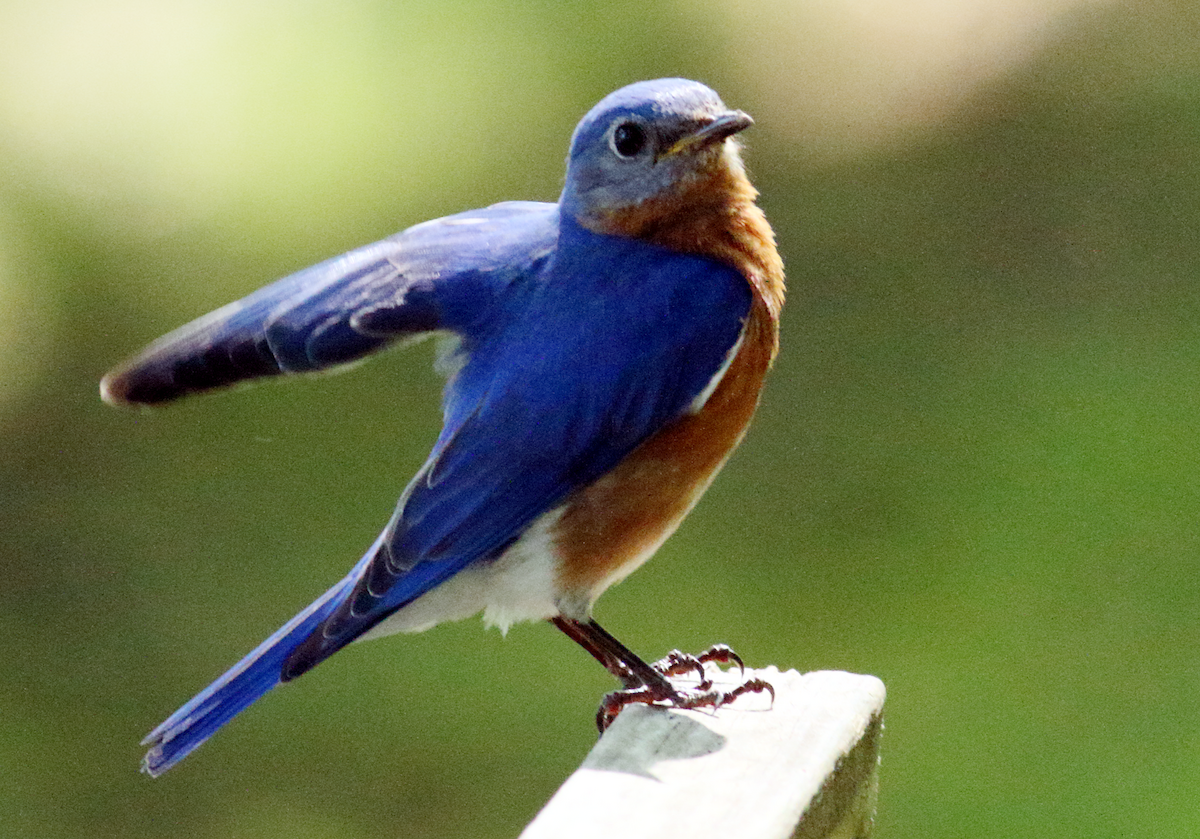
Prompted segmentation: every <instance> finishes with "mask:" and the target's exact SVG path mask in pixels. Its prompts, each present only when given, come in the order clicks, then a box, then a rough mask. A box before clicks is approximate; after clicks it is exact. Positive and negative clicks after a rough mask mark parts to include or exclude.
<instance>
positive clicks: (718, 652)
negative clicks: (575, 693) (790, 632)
mask: <svg viewBox="0 0 1200 839" xmlns="http://www.w3.org/2000/svg"><path fill="white" fill-rule="evenodd" d="M710 661H711V662H714V663H717V664H736V665H737V666H738V669H739V670H740V671H741V672H742V673H743V674H745V672H746V667H745V665H744V664H743V663H742V658H741V656H739V655H738V654H737V653H735V652H734V651H733V650H732V649H730V648H729V647H728V646H726V645H725V644H715V645H713V646H712V647H710V648H709V649H708V650H707V651H706V652H703V653H701V654H700V655H688V654H687V653H682V652H680V651H679V650H671V651H670V652H669V653H667V654H666V656H664V657H663V658H662V659H660V660H659V661H657V662H655V663H654V665H653V667H654V669H655V670H657V671H658V672H659V673H661V674H662V675H663V676H665V677H670V676H680V675H683V674H685V673H695V674H696V675H697V676H698V677H699V679H700V684H698V685H697V686H696V687H694V688H687V689H684V690H677V689H676V688H675V687H674V686H672V685H670V684H669V683H667V682H664V683H663V684H662V685H658V686H655V685H642V686H640V687H634V688H628V689H626V690H618V691H615V692H613V693H610V694H608V695H607V696H605V697H604V700H603V701H602V702H601V703H600V708H599V709H598V710H597V711H596V727H597V728H598V729H600V733H601V734H603V733H604V732H605V730H606V729H607V728H608V727H609V726H610V725H612V723H613V720H615V719H616V718H617V715H618V714H620V713H621V711H623V710H624V709H625V708H626V707H627V706H629V705H660V706H664V707H671V708H682V709H685V710H692V709H696V708H712V709H713V710H714V711H715V710H717V709H718V708H721V707H722V706H724V705H728V704H729V703H731V702H733V701H734V700H736V699H737V698H738V697H739V696H744V695H746V694H747V693H764V692H765V693H769V694H770V695H771V704H772V705H774V703H775V688H774V687H772V686H771V683H770V682H767V681H765V680H763V679H747V680H746V681H744V682H742V683H741V684H740V685H738V686H737V687H735V688H733V689H732V690H728V691H719V690H713V689H712V687H713V681H712V679H710V678H708V676H707V675H706V674H705V672H704V665H705V664H706V663H708V662H710Z"/></svg>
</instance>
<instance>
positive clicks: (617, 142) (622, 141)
mask: <svg viewBox="0 0 1200 839" xmlns="http://www.w3.org/2000/svg"><path fill="white" fill-rule="evenodd" d="M609 144H610V145H611V146H612V150H613V151H614V152H616V153H617V157H623V158H626V159H629V158H631V157H637V155H638V152H640V151H641V150H642V149H644V148H645V147H646V129H644V128H642V127H641V126H640V125H638V124H637V123H636V122H623V123H621V124H620V125H618V126H617V127H616V128H614V129H613V133H612V139H611V140H610V141H609Z"/></svg>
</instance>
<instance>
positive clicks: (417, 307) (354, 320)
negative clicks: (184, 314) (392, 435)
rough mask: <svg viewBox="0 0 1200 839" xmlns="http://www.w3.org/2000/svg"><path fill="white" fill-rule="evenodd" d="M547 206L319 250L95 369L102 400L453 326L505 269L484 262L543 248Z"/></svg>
mask: <svg viewBox="0 0 1200 839" xmlns="http://www.w3.org/2000/svg"><path fill="white" fill-rule="evenodd" d="M556 217H557V207H556V205H553V204H538V203H534V202H508V203H506V204H497V205H495V206H494V207H488V208H486V209H483V210H474V211H471V212H467V213H461V214H459V215H457V216H450V217H449V218H446V219H439V220H437V221H433V222H426V223H424V224H419V225H417V226H415V227H412V228H409V229H408V230H406V231H404V232H402V233H398V234H396V235H395V236H392V237H391V238H389V239H384V240H383V241H381V242H376V243H374V244H372V245H366V246H365V247H362V248H358V249H357V250H353V251H350V252H349V253H347V254H344V255H342V256H339V257H335V258H333V259H329V260H326V261H325V262H322V263H320V264H319V265H314V266H313V267H311V268H307V269H305V270H303V271H300V272H298V273H296V274H293V275H291V276H289V277H285V278H284V279H282V280H279V281H277V282H275V283H272V284H271V285H268V286H266V287H265V288H262V289H260V290H258V291H256V292H255V293H253V294H251V295H249V296H248V297H245V298H243V299H242V300H239V301H238V302H236V303H231V304H230V305H228V306H225V307H224V308H221V309H218V310H217V311H215V312H213V313H212V314H210V315H207V316H205V317H203V318H200V319H199V320H196V321H193V322H192V323H190V324H187V325H186V326H183V327H181V328H180V329H177V330H175V331H174V332H172V333H170V334H168V335H166V336H164V337H163V338H160V339H159V340H157V341H155V342H154V343H153V344H151V345H150V346H149V347H147V348H146V350H145V351H144V352H143V353H141V354H140V355H138V356H137V357H135V358H133V359H131V360H130V361H128V362H126V364H124V365H122V366H121V367H120V368H118V369H117V370H115V371H114V372H113V373H110V374H109V375H108V376H106V377H105V380H104V383H103V385H102V388H103V393H104V395H105V398H106V399H108V400H109V401H111V402H124V403H136V404H155V403H160V402H166V401H169V400H172V399H176V398H178V397H181V396H185V395H187V394H190V393H198V392H202V391H206V390H211V389H213V388H218V387H224V386H226V385H230V384H234V383H236V382H239V381H243V380H246V379H253V378H259V377H262V376H272V375H278V374H280V373H297V372H310V371H315V370H320V369H324V368H326V367H330V366H333V365H337V364H343V363H346V362H349V361H353V360H355V359H358V358H361V357H363V356H365V355H367V354H369V353H372V352H374V351H376V350H378V349H380V348H382V347H383V346H385V345H386V344H388V343H390V342H391V341H392V340H394V339H396V338H401V337H405V336H406V335H411V334H415V333H419V332H427V331H431V330H434V329H443V328H445V329H457V328H459V326H460V323H461V322H463V321H468V320H470V319H471V318H472V317H477V316H478V313H479V312H480V311H486V309H487V307H486V306H481V305H480V303H481V301H480V299H479V296H480V295H481V294H484V295H486V294H489V293H490V285H491V284H494V283H495V282H497V281H501V282H503V281H505V280H507V279H509V277H507V276H504V275H502V274H496V275H493V274H492V273H490V272H493V271H495V270H496V269H497V268H498V266H501V265H505V266H508V269H509V272H510V273H511V274H516V273H520V272H521V271H523V270H525V269H526V267H527V266H528V264H529V263H530V262H531V261H532V260H535V259H537V258H539V255H540V254H544V253H545V252H546V251H547V250H548V249H550V248H551V247H552V245H553V241H554V220H555V218H556ZM522 249H524V251H523V253H524V258H518V256H519V255H520V254H521V253H522ZM451 280H455V282H451ZM431 292H432V293H431Z"/></svg>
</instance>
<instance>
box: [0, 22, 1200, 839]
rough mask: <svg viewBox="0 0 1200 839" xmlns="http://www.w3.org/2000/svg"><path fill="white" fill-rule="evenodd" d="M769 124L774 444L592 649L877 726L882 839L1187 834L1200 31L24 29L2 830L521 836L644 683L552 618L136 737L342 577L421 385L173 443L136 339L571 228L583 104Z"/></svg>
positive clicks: (338, 385)
mask: <svg viewBox="0 0 1200 839" xmlns="http://www.w3.org/2000/svg"><path fill="white" fill-rule="evenodd" d="M665 75H681V76H687V77H692V78H698V79H700V80H702V81H705V82H707V83H709V84H710V85H712V86H713V87H714V88H716V89H717V90H718V91H719V92H720V93H721V94H722V95H723V97H724V98H725V100H726V101H727V102H728V104H730V105H731V106H734V107H738V108H742V109H744V110H746V111H748V112H749V113H751V114H752V115H754V116H755V117H756V119H757V120H758V124H757V125H756V126H755V127H754V129H752V131H750V132H748V134H747V137H746V140H747V143H748V146H749V148H748V160H749V166H750V169H751V171H752V175H753V177H754V180H755V182H756V184H757V185H758V186H759V188H760V189H761V191H762V193H763V197H762V203H763V205H764V206H765V208H766V210H767V212H768V215H769V216H770V218H771V220H772V221H773V223H774V225H775V228H776V230H777V232H778V235H779V241H780V249H781V251H782V253H783V255H784V258H785V260H786V262H787V265H788V273H789V281H790V285H791V298H790V301H789V305H788V308H787V310H786V312H785V322H784V335H783V353H782V355H781V357H780V359H779V363H778V365H777V368H776V370H775V373H774V375H773V378H772V380H771V382H770V385H769V387H768V390H767V392H766V394H765V399H764V402H763V407H762V410H761V412H760V416H759V419H758V421H757V423H756V425H755V426H754V427H753V428H752V430H751V433H750V435H749V437H748V438H747V441H746V443H745V445H744V447H743V449H742V450H741V451H740V452H739V453H738V455H737V456H736V457H735V458H734V459H733V461H732V462H731V463H730V465H729V466H728V468H727V469H726V471H725V473H724V474H723V475H722V476H721V478H720V479H719V480H718V481H717V482H716V484H715V485H714V487H713V489H712V490H711V491H710V492H709V494H708V496H707V497H706V498H705V500H704V501H703V502H702V503H701V504H700V506H699V507H698V508H697V510H696V512H695V513H694V514H693V515H692V517H691V518H690V519H689V520H688V521H687V523H686V524H685V525H684V527H683V528H682V529H681V531H680V532H679V533H678V535H677V536H676V537H675V538H673V539H672V540H671V541H670V542H669V543H668V544H667V545H666V547H664V548H663V550H662V551H661V552H660V553H659V555H658V557H656V558H655V560H654V561H653V562H651V563H650V564H649V565H648V566H647V567H646V568H645V569H643V570H641V571H639V572H638V573H637V574H635V575H634V576H633V577H632V578H631V579H630V580H629V581H627V582H626V583H625V584H624V585H622V586H620V587H618V588H617V589H615V590H613V591H612V592H610V593H609V594H608V595H606V596H605V598H604V599H603V600H602V601H601V602H600V605H599V608H598V617H599V619H600V620H601V621H602V622H603V623H604V624H605V625H606V626H607V627H608V628H609V629H611V630H612V631H613V632H614V633H615V634H617V635H618V636H619V637H621V638H622V639H623V640H625V641H626V643H628V644H629V645H631V646H632V647H633V648H634V649H636V650H638V651H640V652H642V653H644V654H645V655H646V656H647V657H654V656H656V655H659V654H661V653H663V652H665V651H666V650H667V649H669V648H671V647H682V648H684V649H700V648H703V647H705V646H706V645H708V644H709V643H711V642H715V641H724V642H728V643H730V644H731V645H733V646H734V647H735V648H736V649H738V650H739V651H740V652H741V654H742V655H743V656H744V657H745V658H746V660H747V661H748V662H750V663H752V664H755V665H765V664H776V665H778V666H780V667H784V668H788V667H795V668H798V669H801V670H812V669H825V668H836V669H847V670H853V671H859V672H866V673H873V674H875V675H878V676H880V677H881V678H882V679H883V680H884V681H885V683H886V684H887V687H888V692H889V698H888V704H887V729H886V732H885V739H884V746H883V766H882V774H881V794H880V814H879V821H878V831H879V835H880V836H881V837H892V836H894V837H901V836H921V837H925V839H940V838H941V837H946V838H947V839H949V838H950V837H955V838H957V837H971V838H972V839H975V838H977V837H997V839H999V837H1004V839H1008V837H1012V836H1052V837H1059V838H1060V839H1061V838H1063V837H1079V838H1080V839H1084V837H1086V839H1095V838H1096V837H1125V836H1134V835H1154V836H1156V837H1181V839H1182V837H1192V836H1196V835H1198V834H1200V808H1198V807H1197V806H1196V790H1197V789H1198V788H1200V714H1198V713H1197V712H1198V709H1200V574H1198V571H1200V186H1198V185H1200V11H1198V9H1197V7H1196V6H1195V4H1190V3H1185V2H1182V0H1180V2H1168V1H1167V0H1151V1H1150V2H1148V3H1147V2H1133V0H1129V2H1127V3H1125V4H1119V3H1102V2H1071V0H1059V2H1054V3H1048V4H1047V3H1041V4H1039V3H1033V2H1027V3H1026V2H1017V0H1011V2H1004V1H1003V0H993V2H986V0H976V2H973V3H960V4H945V3H935V2H932V1H931V0H930V1H929V2H926V1H925V0H922V2H917V3H911V2H909V3H899V2H886V0H877V1H876V2H873V3H872V2H868V3H860V2H859V3H850V2H845V3H842V2H835V0H829V2H824V3H813V4H802V3H795V4H789V3H784V2H765V0H764V2H756V3H750V2H746V3H733V2H728V3H727V2H717V0H712V2H704V3H701V2H695V3H682V2H681V3H673V4H643V3H634V2H618V3H610V2H604V3H599V2H597V3H558V2H538V3H517V2H509V3H446V2H427V3H396V4H391V3H385V2H381V1H379V0H376V1H375V2H372V1H371V0H361V2H348V3H300V4H296V3H283V2H274V3H271V2H263V3H230V2H223V3H222V2H218V3H210V4H196V3H188V4H185V3H178V4H176V3H151V2H144V1H136V0H125V2H109V3H105V2H90V3H89V2H49V3H47V2H32V0H25V2H18V1H17V0H10V2H8V3H7V4H5V5H4V6H0V336H2V337H0V571H2V576H0V631H2V637H3V638H4V639H5V645H6V652H5V654H4V656H3V665H2V666H0V837H5V838H6V837H10V836H11V837H40V836H46V837H51V836H52V837H58V838H59V839H75V837H79V838H80V839H82V837H88V838H89V839H93V838H94V837H122V839H142V838H143V837H185V836H186V837H202V838H203V839H207V837H213V838H214V839H215V838H216V837H221V838H222V839H225V838H226V837H289V839H325V837H330V839H332V838H333V837H337V839H351V837H353V839H383V837H420V838H421V839H425V838H426V837H428V839H440V838H441V837H481V838H482V839H490V837H513V836H516V835H517V833H519V831H520V829H521V827H522V826H523V825H524V824H525V823H526V822H527V821H528V820H529V819H530V818H531V817H532V815H533V814H534V813H535V812H536V811H537V810H538V808H539V807H540V806H541V804H542V803H543V802H544V801H545V800H546V799H547V798H548V797H549V796H550V795H551V794H552V793H553V791H554V790H555V788H556V787H557V785H558V784H559V783H560V782H561V781H562V779H563V778H564V777H566V775H567V774H568V773H569V772H570V771H571V770H572V768H573V767H575V766H576V765H577V764H578V762H579V761H580V760H581V759H582V757H583V755H584V754H585V753H586V751H587V750H588V749H589V748H590V746H591V745H592V743H593V742H594V739H595V734H594V731H593V728H592V722H591V720H592V714H593V712H594V710H595V706H596V703H597V702H598V700H599V698H600V697H601V695H602V694H603V693H604V692H605V691H607V690H609V689H611V688H612V687H613V684H612V681H611V678H610V677H609V676H608V675H607V674H606V673H605V672H604V671H603V669H602V668H600V667H598V666H597V665H596V664H595V662H593V661H592V660H591V659H590V658H589V657H588V656H587V655H586V654H584V653H583V652H582V651H581V650H579V649H578V648H576V647H575V646H574V645H573V644H571V643H570V642H569V641H568V640H567V639H566V638H565V637H563V636H561V635H560V634H559V633H557V632H555V631H554V630H553V629H552V628H550V627H548V626H544V625H534V626H529V625H526V626H519V627H516V628H514V629H513V630H512V631H511V632H510V633H509V635H508V637H507V638H502V637H501V636H500V635H499V633H496V632H494V631H493V632H485V631H484V630H483V629H482V627H481V625H480V623H479V622H477V621H468V622H465V623H462V624H455V625H448V626H443V627H439V628H437V629H435V630H433V631H431V632H428V633H426V634H423V635H419V636H412V637H400V638H394V639H388V640H384V641H379V642H375V643H370V644H364V645H361V646H357V647H354V648H352V649H349V650H347V651H345V652H343V653H341V654H340V655H338V656H336V657H335V658H333V659H331V660H330V661H329V662H327V663H325V664H323V665H322V666H321V667H320V668H318V669H317V670H315V671H314V672H312V673H311V674H309V675H307V676H305V677H304V679H302V680H300V681H299V682H297V683H295V684H291V685H288V686H286V687H285V688H284V689H281V690H278V691H275V692H273V693H272V694H270V695H268V696H267V697H266V698H264V699H263V700H262V701H260V702H259V703H258V704H256V705H255V706H254V707H252V708H251V709H250V710H249V711H247V712H246V713H245V714H243V715H242V716H241V717H240V718H238V719H237V720H235V721H234V722H233V723H232V724H230V725H229V726H227V727H226V728H225V729H224V730H222V731H221V732H220V733H219V734H218V735H217V736H216V737H215V738H214V739H213V740H212V741H211V742H210V743H208V744H206V745H205V746H204V747H202V748H201V749H200V750H199V751H198V752H197V753H196V754H194V755H193V756H192V757H190V758H189V759H188V760H187V761H185V762H184V763H183V764H181V765H180V766H179V767H178V768H176V769H174V770H173V771H172V772H170V773H169V774H168V775H167V776H166V777H164V778H161V779H158V780H155V781H151V780H150V779H148V778H146V777H144V776H141V775H139V774H138V772H137V766H138V760H139V758H140V755H141V749H140V748H139V747H138V745H137V744H138V740H139V739H140V738H141V737H142V736H143V735H144V734H145V733H146V732H147V731H148V730H149V729H150V728H152V727H153V726H154V725H155V724H157V723H158V722H159V721H161V720H162V719H163V718H164V717H165V716H166V715H167V714H169V713H170V712H171V711H173V710H174V709H175V708H176V707H177V706H178V705H180V704H181V703H182V702H184V701H185V700H187V699H188V698H189V697H190V696H192V694H193V693H195V692H196V691H197V690H199V689H200V688H202V687H204V686H205V685H206V684H207V683H208V682H209V681H210V680H212V679H213V678H214V677H216V676H217V675H219V674H220V673H221V672H222V671H223V670H224V669H225V668H226V667H228V666H229V665H231V664H233V663H234V662H235V661H236V660H237V659H238V658H240V657H241V656H242V655H243V654H244V653H245V652H247V651H249V650H250V649H251V648H252V647H254V646H255V645H256V644H258V642H259V641H260V640H262V639H263V638H265V637H266V636H267V635H268V634H270V633H271V632H272V631H273V630H274V629H275V628H276V627H277V626H279V625H280V624H281V623H283V622H284V621H285V620H286V619H287V618H289V617H291V615H292V614H294V613H295V612H296V611H298V610H299V609H300V608H301V607H303V606H305V605H306V604H307V603H309V602H310V600H312V599H313V598H314V597H315V596H317V595H318V594H320V593H321V592H322V591H324V590H325V588H326V587H327V586H328V585H329V584H331V583H332V582H333V581H334V580H336V579H337V578H339V577H340V576H341V575H342V574H343V573H344V572H345V570H346V569H347V568H348V567H349V566H350V565H351V563H352V562H353V561H354V560H355V559H356V558H357V557H358V556H359V555H360V554H361V552H362V551H363V550H364V549H365V548H366V546H367V545H369V544H370V542H371V540H372V539H373V538H374V536H375V535H376V533H377V531H378V529H379V528H380V527H381V526H382V524H383V523H384V522H385V521H386V519H387V517H388V515H389V514H390V512H391V510H392V507H393V505H394V503H395V499H396V497H397V495H398V494H399V492H400V490H401V489H402V488H403V486H404V484H405V483H406V481H407V480H408V477H409V476H410V475H411V474H412V473H413V472H414V471H415V469H416V468H417V467H418V465H419V464H420V463H421V461H422V460H423V458H424V455H425V452H426V451H427V450H428V447H429V445H430V443H431V442H432V440H433V438H434V436H435V435H436V433H437V429H438V406H437V400H438V394H439V382H438V380H437V378H436V377H435V376H434V374H433V373H432V372H431V371H430V369H429V367H430V361H431V358H432V351H431V349H430V347H428V346H421V347H417V348H414V349H411V350H409V351H407V352H399V353H391V354H387V355H385V356H384V357H381V358H378V359H376V360H374V361H372V362H371V363H370V364H368V365H365V366H363V367H360V368H357V369H355V370H352V371H349V372H347V373H345V374H343V375H338V376H330V377H322V378H310V379H303V380H298V381H293V382H286V383H284V382H278V381H276V382H271V383H269V384H264V385H262V386H258V387H253V388H247V389H242V390H238V391H235V392H232V393H229V394H222V395H220V396H213V397H210V398H206V399H196V400H192V401H187V402H184V403H181V404H179V405H177V406H172V407H170V408H167V409H163V410H158V411H154V412H145V413H138V412H122V411H116V410H113V409H111V408H108V407H106V406H104V405H102V404H101V403H100V401H99V398H98V395H97V391H96V386H97V382H98V380H99V378H100V376H101V375H102V374H103V373H104V371H105V370H106V369H107V368H108V367H109V366H111V365H112V364H114V363H116V362H118V361H119V360H121V358H122V357H124V356H126V355H128V354H130V353H132V352H134V351H135V350H137V349H138V348H139V347H141V346H142V345H143V344H144V343H145V342H147V341H148V340H150V339H152V338H155V337H157V336H158V335H160V334H162V333H163V332H166V331H167V330H169V329H171V328H173V327H175V326H178V325H180V324H181V323H183V322H185V321H186V320H189V319H190V318H192V317H195V316H198V315H200V314H203V313H205V312H207V311H208V310H210V309H212V308H215V307H217V306H219V305H221V304H223V303H226V302H228V301H230V300H232V299H235V298H236V297H239V296H241V295H242V294H245V293H248V292H250V291H252V290H253V289H255V288H257V287H258V286H260V285H263V284H265V283H266V282H268V281H270V280H272V279H274V278H276V277H278V276H282V275H284V274H286V273H289V272H291V271H293V270H296V269H299V268H302V267H305V266H307V265H309V264H312V263H314V262H316V261H319V260H321V259H323V258H325V257H328V256H332V255H334V254H337V253H340V252H342V251H344V250H347V249H349V248H351V247H353V246H356V245H359V244H364V243H366V242H369V241H373V240H375V239H378V238H382V237H383V236H386V235H388V234H390V233H392V232H394V231H396V230H399V229H401V228H403V227H406V226H408V225H410V224H413V223H416V222H419V221H423V220H425V219H428V218H433V217H436V216H440V215H445V214H447V213H451V212H455V211H458V210H462V209H467V208H471V207H476V206H482V205H485V204H488V203H491V202H494V201H498V200H503V199H507V198H527V199H540V200H554V199H555V198H556V197H557V194H558V191H559V188H560V187H561V181H562V161H563V158H564V156H565V153H566V143H567V138H568V136H569V134H570V131H571V130H572V128H573V127H574V125H575V123H576V121H577V120H578V118H579V117H580V116H581V115H582V114H583V113H584V112H585V111H586V110H587V109H588V108H589V107H590V106H591V105H592V104H593V103H594V102H595V101H596V100H598V99H599V98H600V97H601V96H603V95H604V94H606V93H608V92H609V91H610V90H613V89H615V88H617V87H619V86H621V85H623V84H626V83H628V82H630V81H634V80H637V79H641V78H654V77H658V76H665Z"/></svg>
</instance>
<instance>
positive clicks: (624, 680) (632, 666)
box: [550, 615, 683, 697]
mask: <svg viewBox="0 0 1200 839" xmlns="http://www.w3.org/2000/svg"><path fill="white" fill-rule="evenodd" d="M550 622H551V623H552V624H554V625H555V626H557V627H558V628H559V629H561V630H562V631H563V632H565V633H566V635H567V637H568V638H570V639H571V640H572V641H574V642H575V643H576V644H578V645H579V646H581V647H583V648H584V649H585V650H587V651H588V652H589V653H591V654H592V657H593V658H595V659H596V661H598V662H600V663H601V664H603V665H604V668H605V669H606V670H607V671H608V672H609V673H612V674H613V675H614V676H616V677H617V679H619V680H620V682H621V684H622V685H624V686H625V688H626V689H628V690H632V689H634V688H640V687H650V688H655V689H656V690H657V691H659V692H661V693H662V694H663V695H664V697H671V696H674V695H675V693H676V692H675V688H674V687H673V686H672V685H671V683H670V682H669V681H667V678H666V676H664V675H663V674H662V673H661V672H659V671H658V670H656V669H654V668H653V667H651V666H650V665H649V664H647V663H646V662H644V661H642V660H641V659H640V658H638V657H637V655H636V654H635V653H634V652H633V651H632V650H630V649H629V648H628V647H626V646H625V645H624V644H622V643H621V642H620V641H618V640H617V639H616V638H614V637H613V636H612V635H610V634H609V633H608V631H607V630H606V629H604V627H602V626H600V624H598V623H596V622H595V621H594V620H589V621H587V622H586V623H585V622H583V621H577V620H574V619H572V618H564V617H562V616H561V615H559V616H558V617H554V618H551V619H550ZM680 672H683V671H680Z"/></svg>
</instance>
